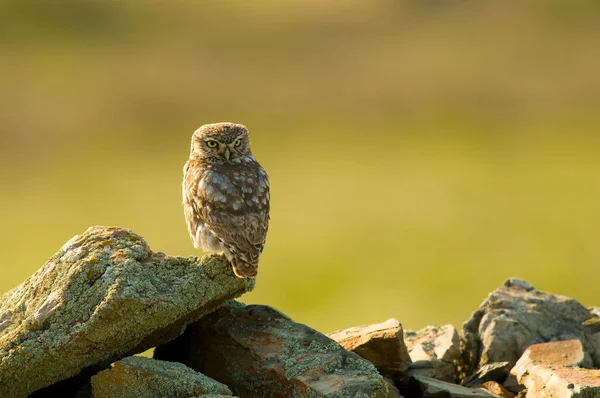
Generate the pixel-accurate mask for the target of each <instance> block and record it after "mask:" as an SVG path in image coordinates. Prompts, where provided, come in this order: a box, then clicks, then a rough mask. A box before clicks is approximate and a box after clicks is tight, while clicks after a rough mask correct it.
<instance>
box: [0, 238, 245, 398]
mask: <svg viewBox="0 0 600 398" xmlns="http://www.w3.org/2000/svg"><path fill="white" fill-rule="evenodd" d="M252 287H253V281H251V280H244V279H240V278H237V277H235V276H234V274H233V271H232V270H231V266H230V265H229V263H228V262H227V261H226V260H222V259H221V258H220V257H217V256H211V257H204V258H203V259H201V260H198V259H196V258H188V259H185V258H179V257H167V256H165V255H164V254H161V253H154V252H152V251H150V249H149V247H148V245H147V244H146V242H145V241H144V240H143V239H142V238H141V237H139V236H138V235H135V234H134V233H132V232H131V231H129V230H126V229H120V228H115V227H92V228H90V229H88V230H87V231H86V232H85V233H84V234H82V235H80V236H76V237H75V238H73V239H71V240H70V241H69V242H67V243H66V244H65V245H64V246H63V248H62V249H61V250H60V251H59V252H58V253H56V254H55V255H54V256H53V257H52V258H51V259H50V260H48V262H47V263H46V264H45V265H44V266H43V267H42V268H41V269H40V270H38V271H37V272H36V273H35V274H34V275H33V276H31V277H30V278H29V279H28V280H27V281H25V282H24V283H22V284H21V285H20V286H19V287H18V288H16V289H15V290H14V291H13V292H12V294H11V295H10V296H9V297H7V298H6V297H5V296H3V297H5V298H6V300H5V301H3V302H2V303H1V305H0V325H1V326H0V396H2V397H11V398H19V397H26V396H27V395H28V394H30V393H31V392H33V391H35V390H37V389H40V388H42V387H45V386H48V385H50V384H53V383H55V382H57V381H60V380H64V379H67V378H69V377H71V376H74V375H76V374H78V373H79V372H80V371H81V370H83V369H85V368H87V367H89V366H92V365H98V366H104V367H106V366H107V365H108V364H110V363H111V362H113V361H115V360H118V359H120V358H123V357H124V356H128V355H132V354H134V353H139V352H142V351H145V350H146V349H148V348H151V347H153V346H156V345H157V344H160V343H164V342H167V341H169V340H171V339H173V338H175V337H176V336H178V335H179V334H181V333H182V332H183V330H184V328H185V326H186V325H187V324H188V323H190V322H193V321H195V320H197V319H198V318H200V317H202V316H203V315H205V314H207V313H209V312H211V311H213V310H214V309H216V308H218V307H219V306H220V305H221V304H222V303H225V302H226V301H228V300H230V299H231V298H233V297H236V296H239V295H241V294H242V293H244V292H246V291H248V290H251V289H252Z"/></svg>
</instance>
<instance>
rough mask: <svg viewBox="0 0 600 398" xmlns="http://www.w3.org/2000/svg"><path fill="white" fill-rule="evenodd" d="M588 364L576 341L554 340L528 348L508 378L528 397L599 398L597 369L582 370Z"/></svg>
mask: <svg viewBox="0 0 600 398" xmlns="http://www.w3.org/2000/svg"><path fill="white" fill-rule="evenodd" d="M590 365H591V360H590V358H589V356H588V355H587V354H586V353H585V351H584V349H583V345H582V344H581V342H580V341H579V340H565V341H553V342H549V343H542V344H535V345H532V346H531V347H529V348H528V349H527V350H526V351H525V352H524V353H523V356H522V357H521V358H520V359H519V361H517V364H516V365H515V367H514V368H513V369H512V370H511V376H512V377H513V378H514V379H516V380H517V381H518V382H519V383H520V384H521V385H523V386H525V388H527V397H529V398H541V397H581V398H587V397H596V396H598V397H600V370H596V369H594V370H592V369H582V368H581V367H582V366H590ZM509 381H510V380H509Z"/></svg>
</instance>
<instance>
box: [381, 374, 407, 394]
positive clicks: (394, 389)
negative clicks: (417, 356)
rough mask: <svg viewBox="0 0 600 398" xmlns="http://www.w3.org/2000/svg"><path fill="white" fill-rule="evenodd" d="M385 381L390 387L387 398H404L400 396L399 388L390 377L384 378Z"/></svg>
mask: <svg viewBox="0 0 600 398" xmlns="http://www.w3.org/2000/svg"><path fill="white" fill-rule="evenodd" d="M383 380H385V382H386V383H387V386H388V391H389V392H388V395H387V398H404V397H403V396H402V394H400V391H399V390H398V388H397V387H396V384H395V383H394V380H392V379H390V378H389V377H384V378H383Z"/></svg>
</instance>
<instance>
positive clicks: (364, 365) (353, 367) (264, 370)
mask: <svg viewBox="0 0 600 398" xmlns="http://www.w3.org/2000/svg"><path fill="white" fill-rule="evenodd" d="M154 356H155V358H158V359H163V360H174V361H178V362H182V363H184V364H186V365H188V366H190V367H191V368H193V369H195V370H197V371H199V372H202V373H204V374H206V375H207V376H209V377H212V378H214V379H215V380H218V381H220V382H221V383H224V384H227V385H228V386H229V388H231V389H232V391H233V392H234V393H235V394H237V395H240V396H242V397H245V396H248V397H292V396H303V397H304V396H310V397H365V398H366V397H386V396H387V394H388V388H387V384H386V383H385V381H384V380H383V378H382V377H381V376H380V375H379V374H378V373H377V370H376V369H375V367H374V366H373V365H372V364H371V363H370V362H368V361H366V360H364V359H363V358H361V357H360V356H358V355H357V354H355V353H352V352H348V351H346V350H345V349H344V348H343V347H341V346H340V345H339V344H338V343H336V342H335V341H333V340H331V339H330V338H328V337H327V336H325V335H323V334H321V333H319V332H317V331H316V330H314V329H311V328H309V327H308V326H305V325H302V324H299V323H296V322H294V321H292V320H291V319H290V318H288V317H287V316H285V315H284V314H282V313H281V312H279V311H277V310H275V309H273V308H271V307H268V306H263V305H248V306H245V305H243V304H241V303H238V302H231V303H229V304H228V305H227V306H224V307H222V308H220V309H219V310H217V311H215V312H214V313H212V314H210V315H208V316H205V317H204V318H202V319H201V320H200V321H198V322H196V323H194V324H193V325H190V326H189V327H188V328H187V330H186V332H185V334H184V335H183V336H181V337H179V338H177V339H175V340H174V341H173V342H171V343H168V344H166V345H162V346H159V347H157V348H156V350H155V352H154Z"/></svg>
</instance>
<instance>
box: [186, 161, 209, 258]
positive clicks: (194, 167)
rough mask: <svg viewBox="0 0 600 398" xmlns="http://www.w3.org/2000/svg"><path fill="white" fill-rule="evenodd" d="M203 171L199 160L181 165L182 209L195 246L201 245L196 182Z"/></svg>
mask: <svg viewBox="0 0 600 398" xmlns="http://www.w3.org/2000/svg"><path fill="white" fill-rule="evenodd" d="M203 173H204V168H203V167H202V165H201V164H200V162H198V161H195V160H188V161H187V162H186V163H185V166H184V167H183V183H182V194H183V195H182V196H183V211H184V215H185V221H186V223H187V227H188V232H189V234H190V238H192V242H193V243H194V247H195V248H200V247H201V243H200V236H199V234H198V231H199V229H200V227H201V226H202V224H203V220H202V219H201V217H202V212H201V209H202V206H201V201H200V200H199V199H200V198H199V197H198V184H199V183H200V181H201V178H202V175H203Z"/></svg>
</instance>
